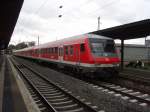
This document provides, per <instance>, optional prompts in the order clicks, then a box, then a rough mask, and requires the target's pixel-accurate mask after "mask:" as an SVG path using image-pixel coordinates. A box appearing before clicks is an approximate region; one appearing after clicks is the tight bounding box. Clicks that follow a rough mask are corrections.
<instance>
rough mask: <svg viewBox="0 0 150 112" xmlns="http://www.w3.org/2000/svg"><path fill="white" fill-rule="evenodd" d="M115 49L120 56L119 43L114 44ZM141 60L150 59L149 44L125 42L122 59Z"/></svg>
mask: <svg viewBox="0 0 150 112" xmlns="http://www.w3.org/2000/svg"><path fill="white" fill-rule="evenodd" d="M116 50H117V52H118V55H119V57H121V54H120V52H121V51H120V50H121V44H116ZM136 60H141V61H144V62H148V61H150V46H147V45H137V44H125V45H124V61H125V62H129V61H136Z"/></svg>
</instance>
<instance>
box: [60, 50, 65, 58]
mask: <svg viewBox="0 0 150 112" xmlns="http://www.w3.org/2000/svg"><path fill="white" fill-rule="evenodd" d="M63 53H64V50H63V48H60V54H61V56H63Z"/></svg>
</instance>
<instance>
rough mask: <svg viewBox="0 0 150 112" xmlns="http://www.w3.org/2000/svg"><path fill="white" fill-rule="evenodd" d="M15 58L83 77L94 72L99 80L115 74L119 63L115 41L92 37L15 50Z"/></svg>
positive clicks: (85, 35) (76, 37)
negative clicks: (39, 61) (29, 60)
mask: <svg viewBox="0 0 150 112" xmlns="http://www.w3.org/2000/svg"><path fill="white" fill-rule="evenodd" d="M15 55H19V56H24V57H28V58H35V59H40V60H43V61H49V62H52V63H55V64H57V65H58V66H59V67H65V68H71V69H72V70H75V71H78V72H82V73H84V74H89V73H91V72H93V73H95V72H96V73H99V74H98V75H100V76H101V75H104V74H105V73H108V72H109V73H113V72H116V71H117V68H118V66H119V63H120V60H119V58H118V56H117V53H116V50H115V44H114V40H113V39H111V38H108V37H104V36H98V35H94V34H84V35H79V36H74V37H71V38H66V39H62V40H58V41H54V42H50V43H47V44H43V45H40V46H35V47H30V48H26V49H22V50H18V51H15ZM106 71H107V72H106ZM101 73H102V74H101ZM109 75H110V74H109Z"/></svg>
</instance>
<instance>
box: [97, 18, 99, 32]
mask: <svg viewBox="0 0 150 112" xmlns="http://www.w3.org/2000/svg"><path fill="white" fill-rule="evenodd" d="M97 19H98V28H97V30H100V16H99V17H98V18H97Z"/></svg>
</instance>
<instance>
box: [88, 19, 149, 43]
mask: <svg viewBox="0 0 150 112" xmlns="http://www.w3.org/2000/svg"><path fill="white" fill-rule="evenodd" d="M90 33H92V34H97V35H102V36H108V37H111V38H113V39H120V40H127V39H136V38H142V37H146V36H148V35H150V19H146V20H142V21H137V22H133V23H128V24H124V25H120V26H115V27H111V28H107V29H103V30H98V31H94V32H90Z"/></svg>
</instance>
